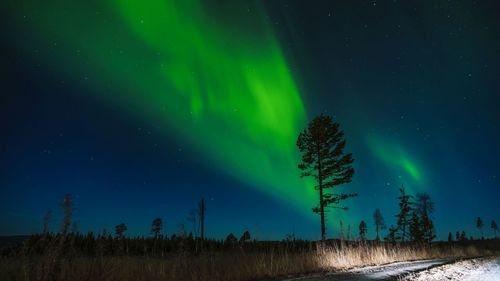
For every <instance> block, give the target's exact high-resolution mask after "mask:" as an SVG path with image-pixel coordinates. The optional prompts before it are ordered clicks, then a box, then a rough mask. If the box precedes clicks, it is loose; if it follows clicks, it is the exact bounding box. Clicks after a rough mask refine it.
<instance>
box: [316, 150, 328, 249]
mask: <svg viewBox="0 0 500 281" xmlns="http://www.w3.org/2000/svg"><path fill="white" fill-rule="evenodd" d="M317 152H318V180H319V212H320V216H321V243H322V244H323V246H324V244H325V240H326V227H325V208H324V204H323V176H322V173H321V172H322V166H321V151H320V146H319V143H318V145H317Z"/></svg>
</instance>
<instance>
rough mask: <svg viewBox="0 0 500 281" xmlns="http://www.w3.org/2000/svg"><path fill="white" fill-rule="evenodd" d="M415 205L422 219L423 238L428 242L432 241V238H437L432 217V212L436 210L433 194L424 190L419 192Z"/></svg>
mask: <svg viewBox="0 0 500 281" xmlns="http://www.w3.org/2000/svg"><path fill="white" fill-rule="evenodd" d="M415 205H416V206H415V211H416V212H417V214H418V216H419V217H420V219H421V224H422V225H421V229H422V235H423V240H424V241H425V242H427V243H431V242H432V240H433V239H434V238H436V235H435V229H434V223H433V222H432V219H431V217H430V216H431V214H432V212H434V202H433V201H432V199H431V196H430V195H429V194H427V193H425V192H424V193H418V194H417V200H416V203H415Z"/></svg>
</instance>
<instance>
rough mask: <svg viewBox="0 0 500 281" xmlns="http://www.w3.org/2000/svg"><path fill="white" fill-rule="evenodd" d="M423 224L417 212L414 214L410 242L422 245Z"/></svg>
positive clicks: (411, 222)
mask: <svg viewBox="0 0 500 281" xmlns="http://www.w3.org/2000/svg"><path fill="white" fill-rule="evenodd" d="M423 236H424V235H423V232H422V224H421V221H420V219H419V217H418V215H417V213H416V212H412V216H411V221H410V240H411V241H412V242H413V243H421V242H422V241H423V240H424V238H423Z"/></svg>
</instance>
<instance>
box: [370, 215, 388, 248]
mask: <svg viewBox="0 0 500 281" xmlns="http://www.w3.org/2000/svg"><path fill="white" fill-rule="evenodd" d="M373 220H374V221H375V231H376V232H377V237H376V238H375V240H376V241H380V236H379V232H380V230H381V229H385V228H386V227H385V222H384V217H383V216H382V213H381V212H380V210H379V209H376V210H375V212H374V213H373Z"/></svg>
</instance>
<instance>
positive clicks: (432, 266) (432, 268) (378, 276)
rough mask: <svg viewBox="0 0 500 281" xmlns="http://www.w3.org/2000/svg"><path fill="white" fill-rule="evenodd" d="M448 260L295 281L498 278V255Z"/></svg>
mask: <svg viewBox="0 0 500 281" xmlns="http://www.w3.org/2000/svg"><path fill="white" fill-rule="evenodd" d="M448 262H450V260H422V261H407V262H396V263H391V264H386V265H380V266H367V267H362V268H356V269H352V270H349V271H347V272H336V273H326V274H317V275H313V276H306V277H301V278H296V279H290V280H296V281H299V280H300V281H338V280H345V281H367V280H400V281H438V280H439V281H441V280H447V281H500V258H499V257H497V258H475V259H468V260H462V261H457V262H453V263H448Z"/></svg>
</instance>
